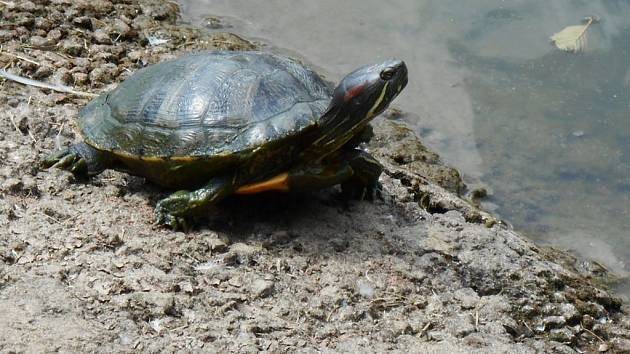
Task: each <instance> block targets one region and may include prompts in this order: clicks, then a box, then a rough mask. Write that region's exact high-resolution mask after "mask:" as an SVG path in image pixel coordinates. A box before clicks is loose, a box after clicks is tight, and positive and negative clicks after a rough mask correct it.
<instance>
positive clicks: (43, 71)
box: [33, 65, 53, 80]
mask: <svg viewBox="0 0 630 354" xmlns="http://www.w3.org/2000/svg"><path fill="white" fill-rule="evenodd" d="M52 73H53V70H52V68H51V67H50V66H48V65H42V66H40V67H38V68H37V70H35V72H34V73H33V79H35V80H41V79H45V78H47V77H49V76H50V75H52Z"/></svg>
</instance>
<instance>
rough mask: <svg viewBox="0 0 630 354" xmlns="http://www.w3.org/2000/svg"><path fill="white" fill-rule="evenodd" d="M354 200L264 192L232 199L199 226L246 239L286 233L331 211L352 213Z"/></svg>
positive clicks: (332, 194)
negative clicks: (294, 226)
mask: <svg viewBox="0 0 630 354" xmlns="http://www.w3.org/2000/svg"><path fill="white" fill-rule="evenodd" d="M350 203H352V201H348V200H345V199H344V198H343V197H342V195H341V193H340V192H339V191H338V190H337V189H335V188H333V189H330V190H322V191H314V192H306V193H277V192H269V193H261V194H256V195H250V196H237V195H234V196H231V197H228V198H226V199H225V200H223V201H222V202H220V203H218V204H217V205H215V206H213V207H211V208H209V210H208V214H207V216H206V217H204V218H201V219H200V220H198V223H197V227H198V228H199V229H201V230H203V229H209V230H212V231H216V232H221V233H223V234H226V235H230V238H233V239H246V238H248V237H251V236H261V235H265V234H270V233H273V232H276V231H282V230H287V229H290V228H291V227H292V225H293V224H295V223H299V222H302V221H303V220H304V219H306V218H307V217H309V216H311V215H313V214H317V213H321V212H323V211H324V210H326V211H329V210H330V209H331V208H332V209H336V211H337V212H339V213H345V212H349V211H350V208H351V206H350Z"/></svg>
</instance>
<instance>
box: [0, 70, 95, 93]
mask: <svg viewBox="0 0 630 354" xmlns="http://www.w3.org/2000/svg"><path fill="white" fill-rule="evenodd" d="M0 77H3V78H5V79H7V80H11V81H15V82H19V83H21V84H23V85H28V86H35V87H41V88H45V89H49V90H53V91H58V92H63V93H69V94H73V95H77V96H83V97H98V95H96V94H93V93H89V92H81V91H75V90H74V89H72V88H71V87H68V86H62V85H53V84H48V83H45V82H41V81H37V80H32V79H29V78H26V77H22V76H18V75H14V74H11V73H9V72H7V71H6V70H0Z"/></svg>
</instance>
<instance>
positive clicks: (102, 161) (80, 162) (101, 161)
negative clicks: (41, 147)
mask: <svg viewBox="0 0 630 354" xmlns="http://www.w3.org/2000/svg"><path fill="white" fill-rule="evenodd" d="M111 164H112V161H111V158H110V156H109V155H108V154H107V153H104V152H101V151H99V150H96V149H95V148H93V147H91V146H90V145H88V144H86V143H83V142H82V143H78V144H74V145H71V146H69V147H68V148H66V149H63V150H61V151H58V152H56V153H54V154H52V155H50V156H48V157H46V158H45V159H44V160H43V161H42V167H44V168H49V167H56V168H61V169H64V170H67V171H70V172H72V174H74V175H76V176H83V177H88V176H94V175H97V174H99V173H101V172H103V170H105V169H106V168H108V167H109V166H110V165H111Z"/></svg>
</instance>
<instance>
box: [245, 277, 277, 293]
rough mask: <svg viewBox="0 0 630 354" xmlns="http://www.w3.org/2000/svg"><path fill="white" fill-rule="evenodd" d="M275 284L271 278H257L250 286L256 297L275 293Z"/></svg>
mask: <svg viewBox="0 0 630 354" xmlns="http://www.w3.org/2000/svg"><path fill="white" fill-rule="evenodd" d="M274 287H275V284H274V282H272V281H270V280H264V279H256V280H254V282H253V283H252V285H251V287H250V291H251V292H252V295H254V297H256V298H265V297H268V296H269V295H271V294H272V293H273V290H274Z"/></svg>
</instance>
